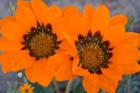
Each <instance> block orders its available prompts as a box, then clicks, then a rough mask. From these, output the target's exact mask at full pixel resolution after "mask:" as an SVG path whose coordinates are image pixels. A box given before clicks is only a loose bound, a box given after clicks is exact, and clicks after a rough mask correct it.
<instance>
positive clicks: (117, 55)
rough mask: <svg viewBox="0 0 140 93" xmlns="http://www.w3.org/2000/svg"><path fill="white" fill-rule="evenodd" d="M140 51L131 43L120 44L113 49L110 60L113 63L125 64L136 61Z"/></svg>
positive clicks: (139, 56)
mask: <svg viewBox="0 0 140 93" xmlns="http://www.w3.org/2000/svg"><path fill="white" fill-rule="evenodd" d="M139 58H140V52H139V51H138V49H137V48H134V47H133V46H132V45H127V44H121V45H119V46H117V47H115V48H114V49H113V56H112V58H111V62H113V63H114V64H121V65H127V64H131V63H135V62H137V60H138V59H139Z"/></svg>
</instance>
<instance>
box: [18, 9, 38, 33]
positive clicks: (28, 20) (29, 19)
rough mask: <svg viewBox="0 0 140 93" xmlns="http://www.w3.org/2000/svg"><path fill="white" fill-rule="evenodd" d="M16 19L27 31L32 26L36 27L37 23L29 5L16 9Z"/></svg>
mask: <svg viewBox="0 0 140 93" xmlns="http://www.w3.org/2000/svg"><path fill="white" fill-rule="evenodd" d="M23 16H24V17H23ZM16 20H17V22H19V23H20V24H23V26H24V27H25V28H26V29H27V30H28V31H30V30H31V28H32V27H36V24H37V21H36V17H35V15H34V13H33V12H32V10H31V9H30V8H29V7H18V8H17V9H16Z"/></svg>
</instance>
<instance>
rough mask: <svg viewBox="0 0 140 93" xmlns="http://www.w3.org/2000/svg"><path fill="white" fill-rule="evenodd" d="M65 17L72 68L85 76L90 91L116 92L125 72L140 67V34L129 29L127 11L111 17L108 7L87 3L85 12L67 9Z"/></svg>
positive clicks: (89, 92)
mask: <svg viewBox="0 0 140 93" xmlns="http://www.w3.org/2000/svg"><path fill="white" fill-rule="evenodd" d="M68 11H70V12H71V13H74V14H73V16H70V15H71V13H69V12H68ZM64 17H65V20H66V23H67V25H66V29H67V30H66V31H67V32H65V33H64V35H65V37H66V38H67V41H68V42H69V44H70V45H71V48H70V50H69V51H71V56H73V66H72V70H73V72H74V73H75V74H77V75H79V76H82V77H83V80H82V82H83V85H84V88H85V89H86V91H87V92H88V93H98V91H99V90H100V89H104V90H106V91H107V92H108V93H115V90H116V88H117V85H118V81H119V80H120V79H121V77H122V75H124V74H131V73H135V72H138V71H140V65H139V64H138V62H137V61H138V60H139V58H140V51H139V50H138V46H139V45H140V35H138V34H136V33H133V32H125V26H126V23H127V17H126V16H125V15H123V14H118V15H116V16H114V17H110V13H109V10H108V8H107V7H106V6H105V5H102V4H101V5H99V6H98V8H97V9H94V7H92V6H90V5H86V6H85V9H84V12H83V14H82V15H79V12H78V11H77V12H75V11H73V12H72V11H71V10H67V11H65V9H64ZM129 41H130V42H129Z"/></svg>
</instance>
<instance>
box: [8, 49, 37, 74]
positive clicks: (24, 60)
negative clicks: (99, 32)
mask: <svg viewBox="0 0 140 93" xmlns="http://www.w3.org/2000/svg"><path fill="white" fill-rule="evenodd" d="M34 62H35V59H34V58H33V57H31V56H30V55H29V52H28V51H22V52H19V53H18V54H17V55H16V56H15V57H13V58H11V60H10V61H9V63H10V64H11V65H10V66H11V71H14V72H17V71H20V70H22V69H26V68H28V67H30V66H31V65H32V64H33V63H34Z"/></svg>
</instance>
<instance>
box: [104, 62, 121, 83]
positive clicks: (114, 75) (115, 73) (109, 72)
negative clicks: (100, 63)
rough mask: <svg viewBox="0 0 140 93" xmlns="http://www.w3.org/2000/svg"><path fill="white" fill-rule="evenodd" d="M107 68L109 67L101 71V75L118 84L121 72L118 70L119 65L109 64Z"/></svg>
mask: <svg viewBox="0 0 140 93" xmlns="http://www.w3.org/2000/svg"><path fill="white" fill-rule="evenodd" d="M108 66H109V67H108V68H103V69H102V73H103V74H104V75H105V76H106V77H108V78H110V79H112V80H113V81H116V82H118V81H119V80H121V78H122V74H123V72H122V71H121V69H120V68H119V65H115V64H113V63H110V64H108Z"/></svg>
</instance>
